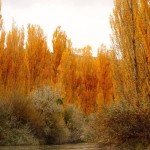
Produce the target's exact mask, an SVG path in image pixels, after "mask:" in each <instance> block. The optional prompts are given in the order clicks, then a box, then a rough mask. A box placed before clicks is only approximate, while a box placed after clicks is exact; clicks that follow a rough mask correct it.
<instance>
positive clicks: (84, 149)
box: [0, 143, 100, 150]
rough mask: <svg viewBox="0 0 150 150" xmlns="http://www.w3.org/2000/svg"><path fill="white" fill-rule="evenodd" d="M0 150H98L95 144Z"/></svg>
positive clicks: (6, 147)
mask: <svg viewBox="0 0 150 150" xmlns="http://www.w3.org/2000/svg"><path fill="white" fill-rule="evenodd" d="M0 150H100V148H99V147H98V145H95V144H85V143H82V144H66V145H50V146H47V145H45V146H0Z"/></svg>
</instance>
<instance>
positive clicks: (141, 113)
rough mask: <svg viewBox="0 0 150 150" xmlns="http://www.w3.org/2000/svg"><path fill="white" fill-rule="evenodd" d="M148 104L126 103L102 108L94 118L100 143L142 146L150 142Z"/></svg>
mask: <svg viewBox="0 0 150 150" xmlns="http://www.w3.org/2000/svg"><path fill="white" fill-rule="evenodd" d="M149 116H150V104H148V103H147V104H144V105H143V104H142V105H140V106H138V107H137V106H133V105H130V104H127V103H119V104H113V105H112V106H107V107H104V108H103V111H102V112H101V113H100V114H99V115H98V119H95V121H94V124H95V126H96V127H97V132H98V134H97V137H98V140H99V143H101V144H102V145H103V144H104V145H110V144H113V145H117V146H118V145H121V146H124V147H126V148H127V147H130V148H131V149H133V147H134V148H135V147H141V146H142V147H144V146H148V145H149V144H150V117H149Z"/></svg>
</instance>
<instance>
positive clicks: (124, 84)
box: [111, 0, 150, 105]
mask: <svg viewBox="0 0 150 150" xmlns="http://www.w3.org/2000/svg"><path fill="white" fill-rule="evenodd" d="M111 26H112V29H113V45H114V50H115V53H116V55H115V61H114V78H115V85H116V93H117V95H118V96H119V98H120V99H125V100H127V101H129V102H133V103H135V104H136V105H139V102H140V101H141V100H142V99H145V100H148V101H149V100H150V3H149V0H115V7H114V11H113V16H112V17H111Z"/></svg>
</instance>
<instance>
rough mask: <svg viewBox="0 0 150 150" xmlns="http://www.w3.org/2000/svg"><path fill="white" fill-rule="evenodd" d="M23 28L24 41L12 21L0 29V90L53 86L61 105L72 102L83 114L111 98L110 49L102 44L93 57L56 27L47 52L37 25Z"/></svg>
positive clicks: (27, 89) (40, 30) (27, 90)
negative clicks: (11, 23) (59, 96)
mask: <svg viewBox="0 0 150 150" xmlns="http://www.w3.org/2000/svg"><path fill="white" fill-rule="evenodd" d="M27 31H28V32H27V39H26V40H25V32H24V29H23V28H22V29H18V27H17V26H16V25H15V24H14V23H13V25H12V29H11V31H10V32H8V33H6V32H5V31H4V29H2V31H1V37H0V41H1V43H0V90H1V92H3V91H5V92H8V93H9V92H12V91H13V90H14V89H15V90H20V91H21V92H24V93H26V94H29V93H30V92H32V90H34V89H36V88H38V87H39V86H52V87H53V88H55V87H57V88H59V89H60V90H61V92H62V95H63V97H64V105H67V104H69V103H74V104H76V105H77V106H78V107H79V108H81V109H82V110H84V111H85V112H86V113H90V112H94V111H96V110H97V108H98V107H99V106H100V105H101V104H102V103H105V104H106V103H109V102H110V101H111V100H112V95H113V92H112V85H113V83H112V74H111V55H110V53H111V52H110V51H107V50H106V48H105V47H104V46H103V47H102V49H101V48H100V50H99V53H98V57H93V56H92V53H91V47H90V46H86V47H84V48H81V49H75V48H73V47H72V43H71V40H69V39H68V37H67V35H66V33H65V32H64V31H62V30H61V28H60V27H58V28H56V30H55V32H54V34H53V40H52V44H53V52H51V51H50V50H49V48H48V43H47V40H46V36H45V35H44V33H43V30H42V29H41V28H40V27H39V26H37V25H28V28H27Z"/></svg>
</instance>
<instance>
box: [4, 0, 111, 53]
mask: <svg viewBox="0 0 150 150" xmlns="http://www.w3.org/2000/svg"><path fill="white" fill-rule="evenodd" d="M112 10H113V0H2V15H3V20H4V26H5V29H6V30H7V31H8V30H10V29H11V24H12V21H13V20H15V22H16V24H17V25H18V26H19V27H21V26H24V27H26V26H27V25H28V24H29V23H31V24H38V25H40V26H41V27H42V28H43V29H44V33H45V34H46V35H47V41H48V45H49V47H50V49H52V42H51V41H52V35H53V33H54V30H55V29H56V27H57V26H59V25H60V26H61V28H62V30H64V31H65V32H66V34H67V36H68V38H70V39H71V41H72V43H73V47H76V48H80V47H84V46H86V45H90V46H92V49H93V55H96V54H97V49H98V47H100V45H101V44H102V43H104V44H105V45H106V46H107V48H110V46H111V40H110V34H111V28H110V24H109V17H110V14H111V13H112Z"/></svg>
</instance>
